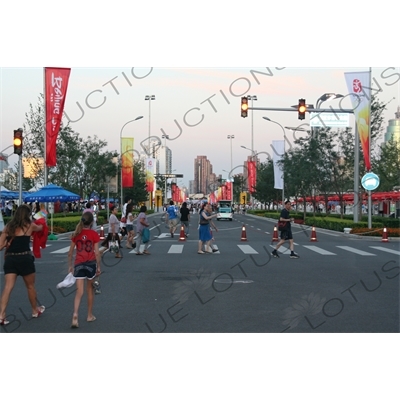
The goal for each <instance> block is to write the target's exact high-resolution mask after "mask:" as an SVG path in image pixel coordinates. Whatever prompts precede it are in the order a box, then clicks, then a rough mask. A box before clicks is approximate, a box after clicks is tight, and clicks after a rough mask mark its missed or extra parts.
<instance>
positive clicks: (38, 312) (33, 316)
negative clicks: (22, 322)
mask: <svg viewBox="0 0 400 400" xmlns="http://www.w3.org/2000/svg"><path fill="white" fill-rule="evenodd" d="M45 309H46V307H45V306H40V307H38V308H37V309H36V311H37V313H36V314H32V318H38V317H39V315H42V314H43V313H44V310H45Z"/></svg>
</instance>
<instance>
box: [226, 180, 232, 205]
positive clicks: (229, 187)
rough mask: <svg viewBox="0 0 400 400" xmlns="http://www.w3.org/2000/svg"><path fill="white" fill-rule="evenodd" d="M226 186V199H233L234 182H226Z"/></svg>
mask: <svg viewBox="0 0 400 400" xmlns="http://www.w3.org/2000/svg"><path fill="white" fill-rule="evenodd" d="M225 187H226V198H225V200H231V201H232V182H226V183H225Z"/></svg>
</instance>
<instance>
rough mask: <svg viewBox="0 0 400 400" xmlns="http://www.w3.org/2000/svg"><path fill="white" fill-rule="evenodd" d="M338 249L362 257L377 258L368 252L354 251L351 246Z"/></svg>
mask: <svg viewBox="0 0 400 400" xmlns="http://www.w3.org/2000/svg"><path fill="white" fill-rule="evenodd" d="M336 247H338V248H339V249H342V250H346V251H350V253H355V254H358V255H360V256H373V257H375V256H376V254H372V253H367V252H366V251H362V250H358V249H354V248H353V247H349V246H336Z"/></svg>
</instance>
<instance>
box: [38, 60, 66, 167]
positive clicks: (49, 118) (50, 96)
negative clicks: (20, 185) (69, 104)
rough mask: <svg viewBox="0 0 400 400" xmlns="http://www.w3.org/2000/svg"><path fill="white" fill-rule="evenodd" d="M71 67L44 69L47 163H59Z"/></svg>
mask: <svg viewBox="0 0 400 400" xmlns="http://www.w3.org/2000/svg"><path fill="white" fill-rule="evenodd" d="M70 72H71V68H48V67H46V68H45V69H44V76H45V77H44V90H45V105H44V106H45V112H46V117H45V118H46V149H45V151H46V165H47V166H48V167H54V166H56V165H57V156H56V148H57V137H58V133H59V131H60V126H61V120H62V115H63V112H64V104H65V98H66V96H67V88H68V81H69V74H70Z"/></svg>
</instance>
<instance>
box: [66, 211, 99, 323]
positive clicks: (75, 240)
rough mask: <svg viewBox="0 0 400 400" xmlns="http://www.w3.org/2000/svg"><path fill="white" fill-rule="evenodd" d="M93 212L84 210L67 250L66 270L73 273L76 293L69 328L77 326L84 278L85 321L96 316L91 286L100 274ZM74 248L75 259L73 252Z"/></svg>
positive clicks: (91, 320) (91, 319)
mask: <svg viewBox="0 0 400 400" xmlns="http://www.w3.org/2000/svg"><path fill="white" fill-rule="evenodd" d="M92 225H93V214H92V213H91V212H84V213H83V215H82V218H81V221H80V222H79V224H78V225H77V226H76V229H75V232H74V233H73V235H72V238H71V240H72V242H71V246H70V248H69V252H68V266H69V269H68V272H71V273H73V274H74V277H75V278H76V289H77V290H76V294H75V300H74V313H73V316H72V324H71V328H78V326H79V325H78V311H79V305H80V303H81V299H82V296H83V292H84V281H85V280H86V292H87V300H88V315H87V321H88V322H93V321H95V320H96V317H95V316H94V315H93V314H92V309H93V299H94V293H93V288H92V281H93V279H94V278H95V277H96V276H98V275H100V273H101V271H100V258H101V257H100V252H99V241H100V236H99V234H98V233H97V232H96V231H94V230H92V229H91V227H92ZM75 249H76V254H75V261H74V262H73V258H72V256H73V253H74V250H75Z"/></svg>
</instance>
